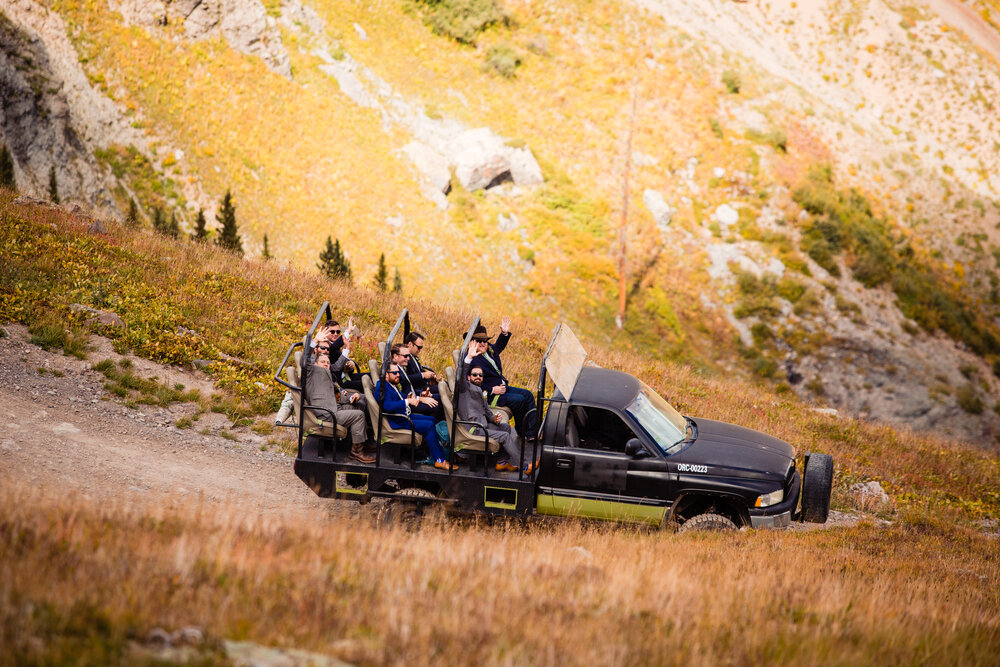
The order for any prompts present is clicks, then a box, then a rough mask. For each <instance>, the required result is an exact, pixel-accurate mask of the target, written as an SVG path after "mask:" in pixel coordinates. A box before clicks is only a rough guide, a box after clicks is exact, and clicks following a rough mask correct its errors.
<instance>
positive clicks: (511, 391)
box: [278, 317, 537, 473]
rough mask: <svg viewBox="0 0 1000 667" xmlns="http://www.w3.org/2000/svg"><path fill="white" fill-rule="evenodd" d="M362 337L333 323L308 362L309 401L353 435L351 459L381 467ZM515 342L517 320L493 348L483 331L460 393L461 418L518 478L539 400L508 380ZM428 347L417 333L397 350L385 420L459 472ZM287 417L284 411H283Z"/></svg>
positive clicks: (504, 326)
mask: <svg viewBox="0 0 1000 667" xmlns="http://www.w3.org/2000/svg"><path fill="white" fill-rule="evenodd" d="M357 335H358V331H357V327H355V326H354V322H353V319H351V320H350V321H349V322H348V326H347V328H346V329H344V330H342V329H341V327H340V325H339V324H338V323H337V322H336V321H328V322H327V323H326V324H325V325H324V326H323V328H322V329H321V330H320V331H319V332H317V333H316V335H315V337H314V338H313V349H312V350H311V351H310V352H309V353H308V354H306V355H305V366H306V367H307V368H306V369H305V376H306V397H307V403H308V405H311V406H315V407H317V408H319V410H318V411H316V414H317V417H318V418H320V419H324V420H327V419H329V418H328V417H327V416H326V412H327V411H329V412H330V413H332V414H333V415H335V419H336V421H337V423H338V424H340V425H342V426H345V427H346V428H347V429H348V431H349V433H350V438H351V452H350V457H351V458H353V459H355V460H356V461H359V462H361V463H373V462H374V461H375V457H374V456H373V453H374V451H375V445H374V444H373V442H374V438H373V437H372V435H373V434H372V432H371V424H370V423H369V420H368V419H367V415H366V412H367V409H368V406H367V401H366V399H365V397H364V395H363V393H362V391H363V385H362V383H361V376H360V373H359V371H358V365H357V364H356V363H355V362H354V361H353V360H352V359H351V358H350V348H349V344H350V341H351V339H352V338H354V337H356V336H357ZM510 336H511V334H510V318H507V317H505V318H503V319H502V321H501V323H500V335H499V336H497V340H496V342H494V343H490V338H489V336H488V334H487V331H486V327H484V326H482V325H480V326H478V327H477V328H476V330H475V332H474V333H473V337H472V342H471V343H470V344H469V349H468V352H467V354H466V357H465V363H464V364H463V367H464V369H465V371H466V373H465V378H463V379H462V382H463V385H462V387H461V388H460V389H459V391H458V395H459V401H458V405H457V410H458V418H459V419H460V420H463V421H468V422H474V423H476V424H478V425H479V427H481V428H483V429H484V430H485V431H486V432H487V434H488V436H489V437H490V438H492V439H494V440H496V441H497V442H499V443H500V446H501V448H502V450H503V454H502V455H501V458H500V460H499V461H498V462H497V463H496V469H497V470H498V471H516V470H517V462H518V461H520V460H521V448H522V447H524V446H528V447H529V450H528V452H529V453H528V454H526V456H525V459H529V458H530V451H531V445H532V444H533V440H532V439H533V438H534V437H535V424H536V422H535V407H534V397H533V395H532V394H531V392H530V391H528V390H527V389H521V388H519V387H512V386H510V384H509V383H508V382H507V378H506V377H505V376H504V374H503V363H502V361H501V359H500V354H501V352H503V350H504V349H505V348H506V346H507V343H508V341H509V340H510ZM424 342H425V336H424V335H423V334H421V333H418V332H410V333H409V334H408V335H407V336H406V338H405V340H404V342H403V343H401V344H396V345H393V346H392V348H391V349H390V354H391V361H390V363H389V365H388V368H387V370H386V375H385V377H384V378H381V379H379V381H378V382H377V383H376V385H375V393H374V396H375V400H377V401H380V402H382V411H383V414H384V415H385V416H386V419H387V420H388V422H389V425H390V426H391V427H392V428H394V429H410V428H413V430H415V431H416V432H417V433H419V434H420V435H421V436H423V440H424V443H425V444H426V446H427V449H428V451H429V452H430V458H429V460H430V462H431V464H432V465H433V466H434V467H435V468H440V469H442V470H454V469H457V468H458V464H457V463H449V461H448V455H447V453H446V452H445V450H444V448H443V447H442V446H441V442H440V441H439V439H438V435H437V428H436V426H437V424H438V422H440V421H442V420H444V419H445V415H444V410H443V407H442V405H441V400H440V391H441V389H440V385H442V384H444V382H443V378H440V377H439V376H438V375H437V374H436V373H435V372H434V370H433V369H430V368H427V367H425V366H423V365H422V364H421V363H420V359H419V355H420V352H421V351H422V350H423V348H424ZM446 390H447V389H446ZM383 396H384V398H383ZM503 408H506V409H508V410H509V411H510V412H511V413H512V414H513V416H514V423H515V428H514V429H512V428H511V426H510V424H509V423H507V419H508V418H507V413H506V412H504V411H503V410H502V409H503ZM285 410H286V408H285V406H283V407H282V411H285ZM284 418H287V412H284V416H282V412H279V417H278V422H279V423H280V422H283V420H284ZM450 426H451V425H450V424H449V427H450ZM515 429H516V430H515ZM535 465H537V462H529V463H528V464H527V465H526V466H525V472H526V473H530V472H531V471H532V469H533V468H534V467H535Z"/></svg>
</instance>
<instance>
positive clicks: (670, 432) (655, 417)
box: [625, 385, 688, 454]
mask: <svg viewBox="0 0 1000 667" xmlns="http://www.w3.org/2000/svg"><path fill="white" fill-rule="evenodd" d="M625 411H626V412H628V413H629V414H630V415H632V417H633V418H634V419H635V420H636V421H637V422H639V424H640V425H642V427H643V428H644V429H645V430H646V433H647V434H649V437H651V438H652V439H653V441H654V442H656V444H657V446H658V447H659V448H660V449H662V450H663V453H664V454H670V453H671V450H672V449H674V448H675V446H677V445H679V444H680V443H681V442H683V441H684V439H685V438H686V437H687V427H688V425H687V420H686V419H684V417H683V416H682V415H681V413H679V412H677V410H676V409H674V406H672V405H670V404H669V403H667V402H666V401H665V400H663V398H662V397H661V396H660V395H659V394H657V393H656V392H655V391H653V390H652V389H650V388H649V387H647V386H646V385H642V388H641V389H640V390H639V394H638V395H637V396H636V397H635V400H633V401H632V402H631V403H629V404H628V406H627V407H626V408H625Z"/></svg>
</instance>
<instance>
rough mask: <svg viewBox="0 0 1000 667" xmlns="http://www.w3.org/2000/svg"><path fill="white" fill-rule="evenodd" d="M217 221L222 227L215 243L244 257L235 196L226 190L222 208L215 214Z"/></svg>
mask: <svg viewBox="0 0 1000 667" xmlns="http://www.w3.org/2000/svg"><path fill="white" fill-rule="evenodd" d="M215 219H216V221H217V222H218V223H219V224H220V225H221V226H222V229H221V230H220V231H219V237H218V238H217V239H215V242H216V243H217V244H218V245H220V246H221V247H223V248H226V249H227V250H233V251H235V252H238V253H239V254H241V255H242V254H243V240H242V239H241V238H240V235H239V230H238V228H237V226H236V207H235V206H233V195H232V193H230V192H229V190H226V196H225V197H223V198H222V207H221V208H220V209H219V212H218V213H216V214H215Z"/></svg>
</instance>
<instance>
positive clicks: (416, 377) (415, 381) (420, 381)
mask: <svg viewBox="0 0 1000 667" xmlns="http://www.w3.org/2000/svg"><path fill="white" fill-rule="evenodd" d="M423 372H424V367H423V366H421V365H420V361H419V360H417V358H416V357H414V356H413V355H412V354H411V355H410V360H409V361H407V362H406V378H407V380H409V381H410V385H411V386H412V387H413V391H414V392H415V393H416V394H417V395H418V396H419V395H420V392H422V391H423V390H424V389H427V380H425V379H424V376H423Z"/></svg>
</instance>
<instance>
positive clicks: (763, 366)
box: [753, 357, 778, 378]
mask: <svg viewBox="0 0 1000 667" xmlns="http://www.w3.org/2000/svg"><path fill="white" fill-rule="evenodd" d="M753 372H754V373H756V374H757V375H759V376H760V377H762V378H772V377H774V374H775V373H777V372H778V364H777V362H775V361H774V360H772V359H767V358H765V357H761V358H760V359H758V360H757V361H756V363H754V366H753Z"/></svg>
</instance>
